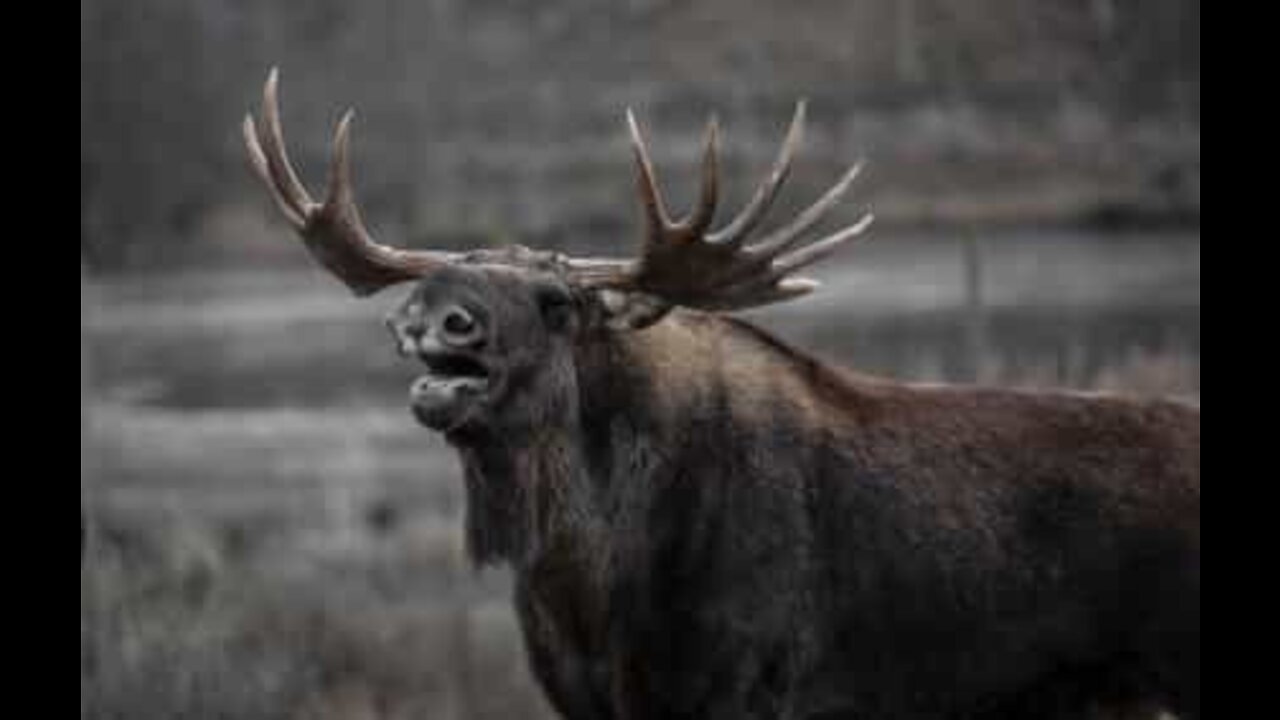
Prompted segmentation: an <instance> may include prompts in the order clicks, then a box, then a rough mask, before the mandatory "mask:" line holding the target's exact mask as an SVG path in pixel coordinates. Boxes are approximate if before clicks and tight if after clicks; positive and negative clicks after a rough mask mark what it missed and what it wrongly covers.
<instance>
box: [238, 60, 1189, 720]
mask: <svg viewBox="0 0 1280 720" xmlns="http://www.w3.org/2000/svg"><path fill="white" fill-rule="evenodd" d="M275 93H276V90H275V75H274V73H273V75H272V77H271V79H270V80H269V81H268V84H267V89H266V92H265V97H264V104H263V113H264V123H263V126H262V127H261V128H259V127H258V126H257V125H256V124H255V123H254V122H253V121H252V120H251V119H246V125H245V130H246V141H247V142H248V146H249V150H250V155H251V158H252V159H253V161H254V166H255V168H256V169H257V171H258V172H259V175H260V176H261V177H262V179H263V180H264V181H265V182H266V183H267V185H268V187H269V189H270V190H271V192H272V194H273V196H274V197H275V198H276V201H277V203H278V204H279V205H280V208H281V210H282V212H283V213H284V215H285V217H286V219H288V221H289V222H290V223H291V224H292V225H293V226H294V227H295V228H296V229H297V230H298V231H299V232H300V234H301V235H302V237H303V238H304V241H305V243H306V245H307V247H308V248H309V249H310V250H311V252H312V253H313V254H314V255H315V256H316V258H317V259H318V260H319V261H320V262H321V263H323V264H324V265H325V266H326V267H328V268H329V269H330V270H331V271H333V272H334V273H335V274H336V275H337V276H338V277H339V278H341V279H342V280H344V282H346V283H347V284H348V285H349V286H350V287H352V289H353V290H355V291H356V292H358V293H361V294H363V293H367V292H372V291H374V290H377V289H379V288H381V287H384V286H386V285H390V284H393V283H397V282H402V281H414V282H415V283H416V284H415V285H414V288H413V290H412V291H411V292H410V294H409V296H408V297H407V299H406V300H405V301H404V303H403V304H402V306H401V307H400V308H399V310H397V311H396V312H395V313H394V314H393V315H392V316H391V317H390V318H389V320H388V323H389V325H390V327H391V330H392V332H393V334H394V337H395V339H396V343H397V346H398V348H399V349H400V350H401V351H402V352H403V353H405V354H407V355H411V356H414V357H416V358H418V359H420V360H421V361H422V362H423V363H424V365H425V368H426V372H425V374H424V375H423V376H422V377H421V378H420V379H419V380H418V381H417V382H415V384H414V386H413V388H412V389H411V393H410V395H411V405H412V407H413V409H414V412H415V414H416V415H417V417H418V419H419V421H420V422H422V424H424V425H425V426H427V427H429V428H431V429H434V430H437V431H439V432H442V433H444V435H445V437H446V438H447V439H448V441H449V442H450V443H451V444H452V445H453V446H454V447H455V448H456V449H457V451H458V453H459V455H460V456H461V458H462V461H463V467H464V475H465V482H466V487H467V535H468V547H469V549H470V551H471V553H472V555H473V557H474V558H475V560H476V561H477V562H482V563H483V562H503V563H507V564H509V565H510V566H511V567H512V568H513V569H514V571H515V575H516V587H517V589H516V604H517V610H518V614H519V617H520V620H521V624H522V627H523V629H524V633H525V639H526V645H527V648H528V652H529V656H530V661H531V662H530V664H531V666H532V668H533V671H534V673H535V674H536V675H537V677H538V679H539V680H540V682H541V683H542V685H543V687H544V688H545V690H546V691H547V694H548V696H549V697H550V699H551V701H552V704H553V705H554V706H555V707H556V708H557V709H558V710H559V711H560V712H561V713H562V714H563V715H565V716H566V717H569V718H692V717H708V718H752V717H755V718H844V717H848V718H1023V717H1084V716H1087V715H1088V713H1090V712H1092V711H1094V710H1098V709H1103V708H1141V709H1142V710H1144V711H1155V710H1160V709H1163V710H1168V711H1171V712H1175V713H1177V714H1179V716H1181V717H1183V718H1198V717H1199V716H1200V690H1199V687H1200V608H1199V598H1200V587H1199V582H1200V577H1199V568H1200V549H1199V548H1200V536H1199V533H1200V413H1199V410H1198V409H1196V408H1191V407H1187V406H1183V405H1179V404H1175V403H1169V402H1160V401H1139V400H1133V399H1125V398H1119V397H1104V396H1088V395H1073V394H1065V393H1035V392H1022V391H1010V390H999V389H978V388H964V387H946V386H919V385H907V384H901V383H895V382H890V381H887V380H882V379H876V378H871V377H867V376H862V375H858V374H856V373H853V372H851V371H846V370H843V369H839V368H834V367H831V366H828V365H826V364H824V363H822V362H821V361H819V360H816V359H814V358H812V357H809V356H807V355H805V354H803V353H801V352H799V351H797V350H794V349H792V348H790V347H788V346H787V345H785V344H784V343H782V342H780V341H778V340H776V339H774V338H773V337H771V336H770V335H768V334H767V333H765V332H764V331H762V330H760V329H758V328H756V327H754V326H752V325H750V324H748V323H746V322H743V321H740V320H736V319H734V318H732V317H729V316H726V315H723V314H720V313H721V312H723V311H726V310H734V309H738V308H743V307H751V306H755V305H763V304H766V303H771V302H777V301H781V300H785V299H789V298H791V297H795V296H798V295H801V294H804V293H806V292H809V291H811V290H813V289H814V287H815V286H816V285H815V284H814V283H812V282H811V281H807V280H804V279H799V278H795V277H794V276H793V273H794V272H795V271H796V270H798V269H800V268H802V267H805V266H807V265H809V264H810V263H812V262H814V261H816V260H817V259H820V258H821V257H823V256H824V255H826V254H827V253H829V252H831V251H832V250H833V249H835V248H836V247H838V246H840V245H842V244H844V243H845V242H847V241H849V240H850V239H852V238H853V237H855V236H856V235H858V234H859V233H860V232H861V231H862V230H863V229H864V228H865V226H866V224H867V223H866V221H865V220H864V221H860V222H859V223H856V224H855V225H853V226H850V227H849V228H846V229H844V230H841V231H838V232H836V233H834V234H832V235H830V236H827V237H824V238H821V239H819V240H817V241H816V242H810V243H805V242H802V240H801V238H802V237H803V234H804V233H805V232H806V231H807V230H808V229H809V228H810V227H811V226H812V225H813V224H814V223H815V222H816V221H817V220H818V219H819V218H820V217H821V216H822V215H823V214H824V213H825V212H826V211H827V210H828V209H829V208H830V207H831V206H833V205H834V204H835V202H836V201H837V200H838V198H839V197H840V195H841V194H842V193H843V192H844V190H845V189H846V188H847V186H848V185H849V183H850V182H851V181H852V179H853V177H854V175H855V174H856V167H855V168H854V169H852V170H851V171H850V172H849V173H847V174H846V175H845V176H844V177H843V178H841V180H840V181H839V182H838V183H837V184H836V186H835V187H833V188H832V190H831V191H829V192H828V193H827V194H826V195H824V196H823V197H822V198H820V199H819V200H818V201H817V202H815V203H814V205H812V206H811V207H810V208H809V209H808V210H806V211H805V212H803V213H801V215H800V216H799V217H797V218H796V219H795V220H793V221H792V222H790V223H788V224H786V225H785V226H783V228H782V229H781V230H779V231H776V232H775V233H773V234H771V235H768V236H766V237H764V238H763V239H760V240H756V241H752V242H750V243H748V242H747V238H748V237H749V236H750V235H751V234H752V232H753V230H754V229H755V227H756V225H757V224H758V222H759V221H760V219H761V218H762V217H763V214H764V212H765V211H766V210H767V209H768V206H769V204H770V202H771V200H772V198H773V196H774V194H775V193H776V191H777V188H778V186H779V185H780V183H781V182H782V180H783V179H784V178H785V176H786V174H787V172H788V169H789V166H790V161H791V156H792V153H793V152H794V148H795V146H796V144H797V142H798V139H799V136H800V127H801V121H802V119H803V107H801V108H800V109H799V110H798V111H797V115H796V119H795V120H794V121H793V124H792V127H791V130H790V131H789V132H788V135H787V140H786V142H785V143H784V145H783V149H782V152H781V153H780V155H779V158H778V161H777V162H776V163H775V165H774V168H773V171H772V172H771V173H770V174H769V176H768V178H767V179H766V181H765V183H764V184H763V185H762V186H761V187H760V189H759V190H758V191H757V193H756V195H755V196H754V197H753V198H752V200H751V201H750V202H748V204H747V206H746V207H745V208H744V209H743V210H742V212H740V213H739V214H738V215H737V216H736V217H735V218H734V219H733V220H732V221H730V222H729V223H728V224H727V225H726V226H724V228H723V229H722V230H718V231H714V232H712V231H710V230H709V226H710V223H711V219H712V216H713V214H714V210H715V206H716V195H717V193H716V185H717V177H716V170H715V146H716V142H715V139H716V131H715V127H714V125H713V126H711V127H710V129H709V132H708V136H707V137H708V139H707V143H706V149H705V151H704V164H703V181H702V192H701V197H700V199H699V201H698V203H697V204H695V206H694V210H693V211H692V212H691V214H690V215H689V217H687V218H685V219H683V220H680V221H672V220H670V219H669V218H668V216H667V212H666V209H665V206H664V203H663V200H662V198H661V195H660V193H659V192H658V190H657V185H656V183H655V181H654V178H653V170H652V165H651V163H650V162H649V158H648V153H647V151H646V150H645V147H644V144H643V142H642V141H641V140H640V136H639V133H638V131H637V129H636V127H635V124H634V122H632V123H631V129H632V138H633V146H634V148H635V151H636V160H637V165H638V168H639V173H640V178H641V183H640V191H641V198H642V201H643V206H644V208H645V214H646V221H647V224H646V234H645V242H644V251H643V253H642V255H641V257H640V258H639V259H638V260H635V261H615V260H603V259H584V258H568V257H564V256H560V255H555V254H551V253H540V252H535V251H530V250H526V249H523V248H510V249H507V250H501V251H478V252H472V253H467V254H448V253H440V252H432V251H404V250H396V249H392V248H389V247H386V246H383V245H380V244H377V243H375V242H374V241H373V240H372V239H371V238H370V236H369V234H368V232H367V231H366V230H365V229H364V227H363V225H362V223H361V222H360V219H359V213H358V211H357V210H356V208H355V205H354V203H353V201H352V198H351V190H350V184H349V180H348V177H347V169H346V164H347V133H348V128H349V122H348V121H346V120H344V122H343V123H342V125H341V126H340V129H339V134H338V136H337V139H336V142H335V159H334V165H333V168H332V170H331V175H330V178H331V181H330V189H329V193H328V197H327V198H326V199H325V200H324V201H323V202H320V203H317V202H315V201H313V200H311V198H310V196H309V195H308V193H307V191H306V189H305V188H304V187H303V186H302V184H301V183H300V182H299V180H298V179H297V177H296V175H295V174H294V172H293V170H292V169H291V167H290V166H289V163H288V160H287V158H286V156H285V154H284V145H283V139H282V137H281V133H280V124H279V118H278V111H277V109H276V97H275Z"/></svg>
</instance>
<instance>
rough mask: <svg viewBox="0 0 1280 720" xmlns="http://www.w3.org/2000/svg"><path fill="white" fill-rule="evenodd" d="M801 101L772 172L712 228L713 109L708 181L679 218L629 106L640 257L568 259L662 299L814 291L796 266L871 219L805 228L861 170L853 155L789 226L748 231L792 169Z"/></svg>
mask: <svg viewBox="0 0 1280 720" xmlns="http://www.w3.org/2000/svg"><path fill="white" fill-rule="evenodd" d="M804 117H805V104H804V102H803V101H801V102H800V103H798V104H797V105H796V110H795V115H794V116H793V117H792V120H791V126H790V128H789V129H788V130H787V135H786V139H785V140H784V141H783V143H782V149H781V150H780V151H779V153H778V157H777V159H776V160H775V161H774V164H773V168H772V170H771V171H770V173H769V175H768V176H767V177H766V178H765V180H764V182H763V183H761V185H760V187H759V188H758V189H757V190H756V192H755V195H753V196H752V198H751V200H750V201H749V202H748V203H747V204H746V206H745V207H743V209H742V210H741V211H740V212H739V213H738V215H737V216H736V217H735V218H734V219H733V220H732V221H730V222H729V224H727V225H725V226H724V227H723V228H722V229H720V230H718V231H715V232H708V229H709V227H710V225H711V221H712V216H713V215H714V214H715V209H716V204H717V189H718V186H719V182H718V177H717V166H716V141H717V138H718V135H719V130H718V127H717V124H716V121H715V119H714V118H713V119H712V120H711V121H710V122H709V123H708V124H707V131H706V137H705V140H704V141H703V151H702V187H701V190H700V193H699V197H698V202H697V203H696V204H695V205H694V207H693V209H692V210H691V211H690V212H689V214H688V215H687V216H686V217H685V218H684V219H682V220H679V221H675V222H673V221H672V220H671V219H670V217H669V215H668V213H667V209H666V206H665V204H664V202H663V200H662V193H661V191H660V190H659V189H658V184H657V181H656V179H655V176H654V171H653V161H652V160H650V158H649V151H648V148H647V147H646V146H645V142H644V138H643V137H642V136H641V134H640V129H639V127H638V126H637V124H636V120H635V116H634V115H633V114H632V113H631V111H630V110H628V111H627V126H628V128H629V130H630V132H631V146H632V149H633V151H634V152H635V158H636V167H637V170H638V182H639V192H640V200H641V203H642V205H643V206H644V212H645V221H646V228H645V229H646V232H645V237H644V244H643V250H642V253H641V257H640V258H639V260H638V261H636V262H634V263H628V264H625V265H623V264H619V263H617V262H615V261H605V260H570V261H569V263H570V265H571V267H573V268H574V269H575V270H576V272H577V273H578V275H579V276H580V277H581V278H582V280H583V281H584V282H586V283H589V284H593V285H598V286H601V287H608V288H612V289H615V290H626V291H639V292H642V293H644V294H646V295H648V296H650V297H651V298H653V299H655V300H656V301H658V302H659V303H663V304H667V305H684V306H686V307H694V308H701V309H705V310H738V309H742V308H748V307H754V306H758V305H767V304H770V303H775V302H780V301H782V300H788V299H790V298H794V297H798V296H800V295H804V294H806V293H809V292H811V291H813V290H814V289H815V288H816V287H818V283H817V282H816V281H814V280H811V279H808V278H802V277H793V276H792V273H794V272H796V271H797V270H800V269H801V268H804V267H807V266H809V265H812V264H813V263H815V262H817V261H819V260H821V259H822V258H825V257H826V256H828V255H830V254H831V253H832V252H834V251H835V250H836V249H837V248H839V247H840V246H841V245H843V244H845V243H846V242H848V241H849V240H851V239H853V238H855V237H857V236H858V235H860V234H861V233H862V231H863V230H865V229H866V228H867V226H868V225H870V224H871V221H872V216H871V214H869V213H868V214H866V215H864V216H863V217H862V218H861V219H860V220H858V221H857V222H855V223H854V224H852V225H850V226H848V227H845V228H843V229H841V230H839V231H837V232H835V233H833V234H831V235H828V236H826V237H823V238H821V239H819V240H817V241H815V242H812V243H809V244H807V245H803V244H802V240H803V237H804V233H805V232H806V231H807V230H809V229H810V228H811V227H813V225H814V224H816V223H817V222H818V221H819V220H821V219H822V217H823V216H824V215H825V214H826V213H827V212H828V211H829V210H830V209H831V208H832V207H834V206H835V205H836V203H838V202H839V201H840V198H841V196H843V195H844V193H845V191H846V190H848V188H849V185H850V184H851V183H852V182H853V180H854V178H855V177H857V175H858V173H859V171H860V170H861V169H862V164H861V163H857V164H855V165H853V166H852V167H851V168H849V170H848V171H846V172H845V174H844V175H843V176H842V177H841V178H840V180H839V181H837V182H836V184H835V185H833V186H832V187H831V189H830V190H828V191H827V192H826V193H825V194H824V195H823V196H822V197H821V198H819V199H818V201H817V202H815V203H813V204H812V205H810V206H809V207H808V208H807V209H806V210H804V212H802V213H800V214H799V215H798V216H797V217H796V218H795V219H794V220H792V221H791V222H790V223H788V224H787V225H785V226H783V227H782V228H780V229H778V230H776V231H774V232H773V233H771V234H769V235H768V236H766V237H764V238H763V239H761V240H760V241H758V242H756V243H754V244H751V245H747V244H746V240H747V238H748V237H749V236H750V235H751V234H752V231H753V230H755V228H756V227H757V225H759V223H760V221H761V220H762V219H763V218H764V215H765V213H766V212H767V211H768V209H769V206H770V205H771V204H772V203H773V200H774V198H775V197H776V196H777V193H778V189H779V188H780V187H781V185H782V183H783V181H784V180H785V179H786V177H787V175H788V173H789V172H790V170H791V159H792V157H793V156H794V155H795V150H796V147H797V146H799V144H800V138H801V135H802V134H803V130H804Z"/></svg>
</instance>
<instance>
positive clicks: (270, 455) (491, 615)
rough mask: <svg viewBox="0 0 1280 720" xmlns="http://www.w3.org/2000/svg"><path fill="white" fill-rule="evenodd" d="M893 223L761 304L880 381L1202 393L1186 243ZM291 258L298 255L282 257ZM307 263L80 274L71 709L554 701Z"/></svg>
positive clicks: (303, 713) (334, 299)
mask: <svg viewBox="0 0 1280 720" xmlns="http://www.w3.org/2000/svg"><path fill="white" fill-rule="evenodd" d="M962 250H963V249H962V247H961V245H960V244H957V243H948V242H943V241H939V240H933V239H928V238H894V239H886V240H885V241H883V242H877V243H872V244H870V245H868V246H867V247H866V248H865V249H859V250H857V251H854V252H851V253H849V255H850V256H852V257H850V259H849V262H848V263H847V264H846V265H843V266H838V267H835V268H832V269H831V270H830V271H827V272H824V273H821V275H822V277H823V278H824V279H825V280H827V281H828V285H829V287H828V289H827V290H825V291H824V292H823V293H820V294H819V295H818V296H816V297H815V298H814V299H813V300H811V301H806V302H800V303H795V304H793V305H791V306H783V307H779V308H777V309H776V310H771V311H769V312H762V313H760V314H758V316H757V319H758V320H759V322H760V323H761V324H763V325H765V326H766V327H768V328H770V329H772V330H775V331H778V332H779V333H781V334H782V335H784V336H785V337H787V338H788V339H790V340H793V341H794V342H796V343H798V344H800V345H802V346H804V347H808V348H812V349H814V350H815V351H817V352H819V353H821V354H823V355H826V356H828V357H831V358H833V359H837V360H840V361H844V362H849V363H853V364H856V365H857V366H858V367H860V368H862V369H865V370H870V371H875V372H882V373H886V374H892V375H896V376H900V377H909V378H919V379H930V380H933V379H968V378H972V377H977V378H979V379H982V380H983V381H988V382H999V383H1018V384H1036V385H1066V386H1072V387H1090V388H1094V387H1097V388H1106V389H1118V390H1127V391H1134V392H1141V393H1149V394H1173V395H1179V396H1182V397H1186V398H1189V399H1192V400H1194V401H1196V402H1198V401H1199V394H1200V297H1199V289H1200V275H1199V272H1200V244H1199V237H1198V235H1194V236H1186V237H1173V238H1170V237H1130V238H1079V237H1071V236H1039V235H1037V236H1019V235H1010V236H1007V237H1000V238H993V239H991V240H984V241H983V243H982V244H981V246H980V247H979V248H978V250H979V251H980V253H981V263H980V270H981V278H982V282H981V292H980V293H978V294H977V296H975V294H974V292H973V290H972V287H971V286H970V285H967V284H966V281H965V278H966V272H965V271H964V266H963V263H962V262H961V258H962V257H963V251H962ZM299 260H300V263H299V264H300V265H301V257H300V258H299ZM395 295H396V293H394V292H391V293H388V294H387V297H378V298H375V299H374V300H372V301H369V302H364V303H356V302H353V301H351V300H350V299H349V298H348V297H347V296H346V295H345V294H344V293H343V292H342V291H341V290H340V289H339V288H338V287H337V286H336V285H335V284H334V283H333V282H332V281H330V280H329V279H327V278H325V277H323V276H321V275H320V274H319V273H318V272H316V271H312V270H310V269H307V270H300V271H297V272H293V273H278V272H273V273H267V272H260V273H255V272H241V273H222V274H204V275H200V274H194V275H182V276H177V275H171V276H165V277H123V278H122V277H114V278H90V279H89V281H88V283H87V285H86V286H85V288H84V289H82V301H83V304H84V311H83V316H82V324H83V330H82V336H81V341H82V351H83V356H84V357H85V359H86V361H85V363H84V366H85V377H86V383H85V390H84V392H83V399H82V406H81V407H82V413H81V415H82V424H81V443H82V451H81V468H82V469H81V502H82V506H83V508H84V509H85V511H86V515H87V518H88V522H87V529H88V541H89V542H88V550H87V555H86V559H85V561H84V562H83V563H82V570H81V604H80V607H81V612H80V618H81V622H80V628H81V696H80V697H81V717H82V718H129V719H132V720H146V719H148V718H230V719H240V718H246V719H248V718H299V719H301V718H317V719H323V718H353V719H361V718H379V719H383V718H385V719H391V718H445V719H448V718H459V719H463V718H466V719H478V718H538V717H549V716H550V715H549V712H548V711H547V709H546V707H545V705H544V703H543V701H542V699H541V697H540V695H539V693H538V691H537V689H536V688H535V687H534V685H533V683H532V681H531V679H530V678H529V676H528V673H527V670H526V669H525V665H524V658H523V655H522V650H521V646H520V642H519V636H518V633H517V629H516V626H515V620H514V617H513V615H512V613H511V611H510V609H509V606H508V598H507V596H508V590H509V578H508V577H506V576H505V575H504V574H503V573H502V572H499V571H486V572H484V573H477V572H475V571H473V570H472V569H471V568H469V567H468V566H467V565H466V563H465V562H464V558H463V553H462V552H461V545H460V543H461V523H460V518H461V511H462V505H461V503H462V496H461V482H460V479H459V477H458V472H457V468H456V465H455V463H454V459H453V457H452V456H451V454H450V453H449V452H448V450H447V448H445V447H444V445H443V444H442V443H441V442H440V441H439V440H438V439H436V438H434V437H433V436H431V435H429V434H427V433H425V432H423V431H421V430H420V429H418V428H417V427H416V426H415V425H414V424H413V422H412V421H411V419H410V417H409V414H408V412H407V410H406V409H405V403H404V400H403V398H404V394H405V391H406V389H407V387H408V385H409V382H410V381H411V379H412V378H413V376H414V368H413V366H412V365H411V364H409V363H408V362H406V361H403V360H400V359H398V358H397V357H396V356H395V354H394V353H393V352H392V349H391V346H390V343H389V341H388V338H387V337H386V336H385V331H384V330H383V328H382V327H381V324H380V322H379V320H380V317H381V315H382V314H383V313H385V312H386V311H387V310H389V309H390V308H391V306H392V305H393V304H394V302H395V300H396V297H395Z"/></svg>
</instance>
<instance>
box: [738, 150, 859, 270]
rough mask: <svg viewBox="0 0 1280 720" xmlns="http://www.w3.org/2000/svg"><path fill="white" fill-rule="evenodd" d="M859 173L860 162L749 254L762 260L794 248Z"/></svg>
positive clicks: (835, 202) (753, 246)
mask: <svg viewBox="0 0 1280 720" xmlns="http://www.w3.org/2000/svg"><path fill="white" fill-rule="evenodd" d="M861 172H862V162H861V161H859V162H857V163H854V165H853V166H852V167H850V168H849V169H848V170H846V171H845V173H844V175H843V176H841V177H840V179H839V180H837V181H836V184H835V185H832V186H831V188H830V189H829V190H827V192H826V193H824V194H823V195H822V197H820V198H818V200H817V201H816V202H814V203H813V204H812V205H810V206H809V207H807V208H805V210H804V212H801V213H800V214H799V215H797V216H796V219H795V220H792V221H791V222H789V223H787V224H786V225H785V226H784V227H782V228H780V229H779V230H777V231H775V232H773V233H772V234H770V235H769V236H767V237H765V238H764V239H763V240H761V241H760V242H758V243H756V244H754V245H752V246H751V252H752V253H753V254H755V255H757V256H758V257H760V258H761V259H762V260H763V259H768V258H774V257H777V256H778V255H780V254H782V253H783V252H786V251H787V250H788V249H790V248H791V247H793V246H795V244H796V243H797V242H799V241H800V239H801V238H802V236H803V233H804V232H805V231H806V230H808V229H809V228H811V227H813V226H814V225H816V224H817V223H818V221H819V220H821V219H822V218H823V216H824V215H826V214H827V213H828V212H829V211H830V210H831V208H833V207H835V206H836V204H837V203H839V202H840V198H842V197H844V194H845V192H846V191H848V189H849V186H850V185H852V184H853V181H854V179H855V178H857V177H858V174H859V173H861Z"/></svg>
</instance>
